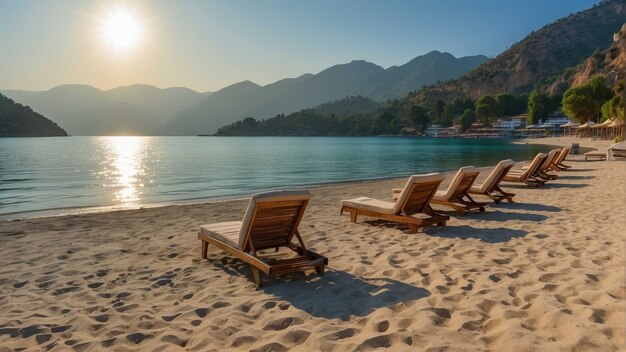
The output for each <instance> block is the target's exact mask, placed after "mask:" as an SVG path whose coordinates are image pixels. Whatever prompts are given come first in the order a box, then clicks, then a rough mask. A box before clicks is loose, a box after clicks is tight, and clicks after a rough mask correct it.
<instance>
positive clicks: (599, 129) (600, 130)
mask: <svg viewBox="0 0 626 352" xmlns="http://www.w3.org/2000/svg"><path fill="white" fill-rule="evenodd" d="M612 122H613V120H611V119H607V120H606V121H604V122H602V123H599V124H597V125H594V126H593V127H591V129H592V131H593V136H594V137H599V138H602V139H606V138H605V137H606V136H607V134H608V133H606V132H608V129H607V127H608V126H609V125H610V124H611V123H612Z"/></svg>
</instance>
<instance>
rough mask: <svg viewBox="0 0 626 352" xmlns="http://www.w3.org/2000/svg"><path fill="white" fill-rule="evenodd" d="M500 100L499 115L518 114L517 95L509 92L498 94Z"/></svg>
mask: <svg viewBox="0 0 626 352" xmlns="http://www.w3.org/2000/svg"><path fill="white" fill-rule="evenodd" d="M496 101H497V102H498V115H503V116H512V115H515V114H517V113H518V112H517V97H515V96H514V95H511V94H508V93H500V94H498V95H496Z"/></svg>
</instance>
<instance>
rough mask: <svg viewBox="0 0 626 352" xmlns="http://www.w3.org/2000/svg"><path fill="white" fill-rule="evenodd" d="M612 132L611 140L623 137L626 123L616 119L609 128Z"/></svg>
mask: <svg viewBox="0 0 626 352" xmlns="http://www.w3.org/2000/svg"><path fill="white" fill-rule="evenodd" d="M607 127H608V128H609V130H610V138H611V139H615V138H616V137H618V136H621V135H622V133H623V129H624V121H622V120H619V119H615V120H613V122H611V123H610V124H609V125H608V126H607Z"/></svg>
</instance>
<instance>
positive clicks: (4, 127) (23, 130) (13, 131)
mask: <svg viewBox="0 0 626 352" xmlns="http://www.w3.org/2000/svg"><path fill="white" fill-rule="evenodd" d="M51 136H67V133H66V132H65V130H64V129H62V128H61V127H59V126H58V125H57V124H56V123H54V122H52V121H50V120H49V119H47V118H45V117H44V116H42V115H40V114H38V113H36V112H34V111H33V110H32V109H31V108H29V107H28V106H23V105H21V104H17V103H16V102H14V101H13V100H12V99H9V98H7V97H5V96H4V95H2V94H0V137H51Z"/></svg>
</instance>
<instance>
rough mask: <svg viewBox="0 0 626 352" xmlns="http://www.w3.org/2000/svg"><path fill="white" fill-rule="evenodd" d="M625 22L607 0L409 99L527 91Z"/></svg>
mask: <svg viewBox="0 0 626 352" xmlns="http://www.w3.org/2000/svg"><path fill="white" fill-rule="evenodd" d="M625 21H626V5H625V4H624V1H623V0H607V1H603V2H601V3H599V4H598V5H596V6H594V7H592V8H590V9H588V10H585V11H581V12H578V13H576V14H572V15H570V16H568V17H565V18H562V19H560V20H558V21H555V22H554V23H552V24H549V25H546V26H545V27H543V28H541V29H540V30H538V31H536V32H533V33H531V34H530V35H528V36H527V37H526V38H524V39H523V40H522V41H520V42H519V43H516V44H515V45H513V46H512V47H511V48H510V49H508V50H506V51H504V52H503V53H502V54H500V55H498V56H497V57H496V58H495V59H493V60H490V61H488V62H486V63H484V64H483V65H481V66H479V67H478V68H476V69H474V70H472V71H470V72H468V73H467V74H465V75H463V76H461V77H460V78H458V79H456V80H453V81H449V82H445V83H442V84H437V85H434V86H431V87H426V88H424V89H422V90H421V91H419V92H418V93H417V94H415V95H414V96H413V97H412V98H411V99H412V100H413V101H414V102H415V103H418V104H422V105H430V104H432V103H433V102H434V101H435V100H436V99H443V100H446V101H449V100H451V99H452V98H455V97H470V98H473V99H476V98H478V97H480V96H482V95H485V94H489V95H495V94H498V93H501V92H509V93H521V92H526V91H529V90H531V89H532V88H533V86H534V85H535V84H536V83H537V82H539V81H540V80H542V79H546V78H548V77H550V76H553V75H558V74H559V73H561V72H563V70H565V69H566V68H568V67H572V66H575V65H577V64H578V63H580V62H581V61H583V60H584V59H586V58H588V57H589V56H591V54H592V53H593V52H594V51H595V50H603V49H605V48H606V47H608V46H609V45H610V44H611V38H612V36H613V33H614V32H617V31H618V30H619V28H620V27H621V26H622V24H623V23H624V22H625Z"/></svg>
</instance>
